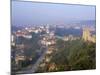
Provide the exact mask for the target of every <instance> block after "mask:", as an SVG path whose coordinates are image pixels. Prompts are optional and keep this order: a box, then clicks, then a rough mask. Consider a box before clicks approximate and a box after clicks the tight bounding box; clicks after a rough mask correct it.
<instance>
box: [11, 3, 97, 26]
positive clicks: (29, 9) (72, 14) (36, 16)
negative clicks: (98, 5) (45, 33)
mask: <svg viewBox="0 0 100 75" xmlns="http://www.w3.org/2000/svg"><path fill="white" fill-rule="evenodd" d="M11 18H12V25H40V24H66V23H67V22H71V21H77V20H95V6H87V5H70V4H54V3H40V2H39V3H38V2H22V1H12V6H11Z"/></svg>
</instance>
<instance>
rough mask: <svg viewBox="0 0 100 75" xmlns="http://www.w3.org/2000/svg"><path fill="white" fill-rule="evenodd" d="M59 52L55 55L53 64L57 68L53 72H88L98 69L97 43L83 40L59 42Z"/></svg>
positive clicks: (52, 60)
mask: <svg viewBox="0 0 100 75" xmlns="http://www.w3.org/2000/svg"><path fill="white" fill-rule="evenodd" d="M56 47H57V49H58V50H57V51H56V52H54V53H53V58H52V59H51V63H55V65H56V68H57V69H54V70H52V71H68V70H86V69H95V68H96V51H95V43H92V42H84V41H82V40H74V41H67V42H65V41H63V40H57V45H56Z"/></svg>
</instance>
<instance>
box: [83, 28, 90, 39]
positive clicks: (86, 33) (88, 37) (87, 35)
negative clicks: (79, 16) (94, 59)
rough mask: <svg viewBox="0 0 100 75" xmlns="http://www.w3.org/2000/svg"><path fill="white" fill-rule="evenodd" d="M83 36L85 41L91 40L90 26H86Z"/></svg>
mask: <svg viewBox="0 0 100 75" xmlns="http://www.w3.org/2000/svg"><path fill="white" fill-rule="evenodd" d="M82 38H83V40H84V41H89V40H90V39H91V33H90V30H89V28H84V29H83V35H82Z"/></svg>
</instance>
